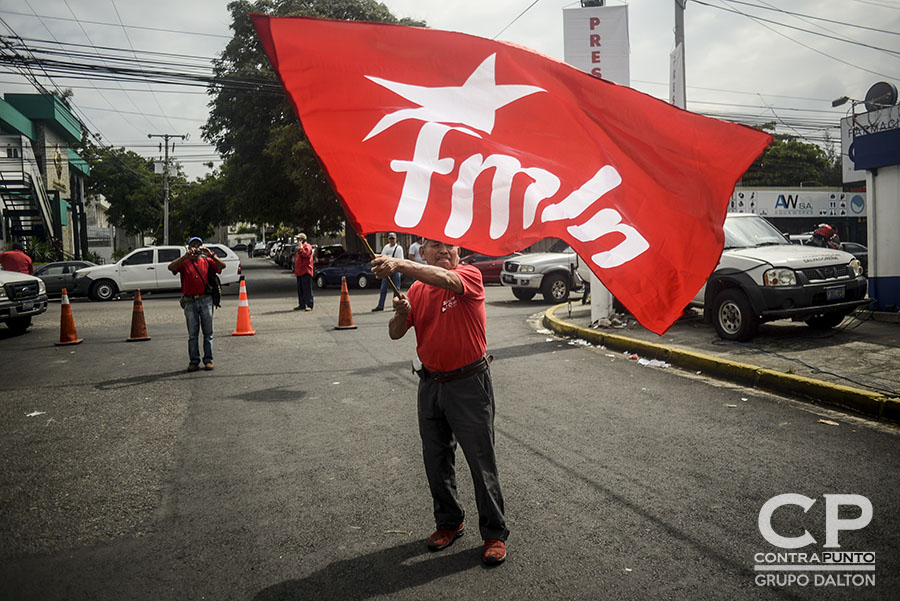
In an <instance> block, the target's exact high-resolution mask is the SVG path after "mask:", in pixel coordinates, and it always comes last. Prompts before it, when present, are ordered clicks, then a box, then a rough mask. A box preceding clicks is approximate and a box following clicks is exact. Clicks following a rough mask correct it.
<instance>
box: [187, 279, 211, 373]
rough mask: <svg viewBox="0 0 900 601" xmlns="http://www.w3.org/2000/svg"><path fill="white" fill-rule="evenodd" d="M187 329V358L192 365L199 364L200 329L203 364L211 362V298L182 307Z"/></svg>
mask: <svg viewBox="0 0 900 601" xmlns="http://www.w3.org/2000/svg"><path fill="white" fill-rule="evenodd" d="M184 316H185V318H186V319H187V329H188V358H189V359H190V361H191V363H192V364H194V365H199V364H200V342H199V340H198V338H199V337H200V329H201V328H202V329H203V363H210V362H211V361H212V360H213V302H212V297H211V296H208V295H207V296H203V297H201V298H199V299H197V300H195V301H194V302H192V303H188V304H187V305H185V306H184Z"/></svg>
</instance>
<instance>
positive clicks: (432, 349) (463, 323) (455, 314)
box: [406, 265, 487, 371]
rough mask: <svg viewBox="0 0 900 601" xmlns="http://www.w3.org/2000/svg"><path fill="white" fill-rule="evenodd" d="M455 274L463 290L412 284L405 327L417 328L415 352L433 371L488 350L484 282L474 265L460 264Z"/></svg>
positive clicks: (459, 364)
mask: <svg viewBox="0 0 900 601" xmlns="http://www.w3.org/2000/svg"><path fill="white" fill-rule="evenodd" d="M454 273H456V275H458V276H459V279H460V280H462V284H463V292H462V294H457V293H455V292H453V291H452V290H446V289H444V288H438V287H437V286H431V285H429V284H424V283H422V282H415V283H414V284H413V285H412V286H410V287H409V292H408V293H407V297H408V298H409V304H410V306H411V310H410V312H409V315H407V316H406V326H407V327H414V328H415V329H416V352H417V353H418V355H419V359H420V360H421V361H422V363H423V364H424V365H425V367H427V368H428V369H430V370H432V371H452V370H454V369H458V368H460V367H462V366H463V365H468V364H469V363H472V362H473V361H477V360H478V359H480V358H481V357H483V356H484V352H485V350H486V349H487V335H486V334H485V328H486V325H487V320H486V318H485V311H484V284H483V283H482V281H481V272H480V271H478V269H477V268H475V267H473V266H472V265H458V266H457V267H456V269H455V270H454Z"/></svg>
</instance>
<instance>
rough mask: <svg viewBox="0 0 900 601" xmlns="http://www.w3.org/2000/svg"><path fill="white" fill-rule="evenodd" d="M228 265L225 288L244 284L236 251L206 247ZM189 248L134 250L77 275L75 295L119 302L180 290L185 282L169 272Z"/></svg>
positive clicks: (78, 272) (225, 273)
mask: <svg viewBox="0 0 900 601" xmlns="http://www.w3.org/2000/svg"><path fill="white" fill-rule="evenodd" d="M204 246H206V248H208V249H209V250H211V251H212V252H214V253H216V256H217V257H219V258H220V259H222V261H223V262H224V263H225V269H223V270H222V273H220V274H219V279H220V280H221V282H222V285H223V286H225V285H228V284H233V283H235V282H237V281H239V280H240V275H241V261H240V259H238V256H237V255H236V254H235V253H234V251H233V250H231V249H230V248H228V247H227V246H225V245H224V244H205V245H204ZM186 251H187V247H186V246H149V247H146V248H139V249H137V250H133V251H131V252H130V253H128V254H127V255H125V256H124V257H122V258H121V259H120V260H119V261H118V262H117V263H112V264H110V265H97V266H95V267H86V268H84V269H79V270H78V271H76V272H75V291H76V292H77V293H78V294H83V295H86V296H89V297H90V298H92V299H93V300H99V301H105V300H110V299H112V298H115V296H116V295H117V294H118V293H119V292H130V291H134V290H138V289H140V290H141V291H142V292H143V291H149V290H155V291H158V290H179V289H181V278H180V276H178V275H173V274H172V272H171V271H169V268H168V266H169V263H171V262H172V261H174V260H175V259H177V258H178V257H180V256H181V255H183V254H184V253H185V252H186Z"/></svg>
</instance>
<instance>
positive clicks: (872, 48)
mask: <svg viewBox="0 0 900 601" xmlns="http://www.w3.org/2000/svg"><path fill="white" fill-rule="evenodd" d="M731 1H732V0H720V2H731ZM691 2H694V3H695V4H700V5H703V6H707V7H709V8H715V9H716V10H723V11H725V12H728V13H734V14H736V15H742V16H744V17H747V18H748V19H753V20H754V21H757V22H759V23H760V24H762V23H763V22H765V23H772V24H773V25H778V26H780V27H786V28H788V29H794V30H796V31H802V32H803V33H808V34H810V35H817V36H820V37H823V38H828V39H831V40H836V41H838V42H843V43H845V44H854V45H856V46H862V47H863V48H869V49H870V50H878V51H881V52H886V53H888V54H893V55H896V56H898V57H900V51H897V50H890V49H888V48H881V47H879V46H872V45H871V44H866V43H865V42H857V41H855V40H851V39H848V38H841V37H838V36H833V35H828V34H825V33H819V32H818V31H810V30H809V29H803V28H802V27H797V26H795V25H788V24H787V23H782V22H781V21H773V20H771V19H765V18H763V17H758V16H756V15H750V14H747V13H745V12H741V11H740V10H738V9H732V8H728V7H725V6H716V5H715V4H709V3H708V2H703V1H702V0H691ZM754 6H756V7H757V8H765V7H763V6H759V5H754ZM769 29H771V28H769ZM788 39H790V38H788ZM797 43H798V44H799V43H800V42H797ZM801 45H803V44H801ZM806 47H807V48H808V46H806ZM832 58H833V57H832ZM848 64H849V63H848ZM879 75H880V74H879Z"/></svg>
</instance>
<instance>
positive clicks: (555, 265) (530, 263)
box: [500, 240, 585, 303]
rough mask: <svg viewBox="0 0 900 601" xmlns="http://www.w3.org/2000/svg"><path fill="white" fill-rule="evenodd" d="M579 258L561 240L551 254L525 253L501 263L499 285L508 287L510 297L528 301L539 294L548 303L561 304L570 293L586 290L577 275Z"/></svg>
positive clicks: (551, 249)
mask: <svg viewBox="0 0 900 601" xmlns="http://www.w3.org/2000/svg"><path fill="white" fill-rule="evenodd" d="M578 263H579V260H578V255H576V254H575V251H574V250H572V247H570V246H569V245H568V244H566V243H565V242H563V241H562V240H559V241H557V242H556V243H555V244H554V245H553V246H552V247H551V248H550V252H545V253H528V254H524V255H520V256H518V257H513V258H512V259H510V260H508V261H505V262H504V263H503V270H502V271H501V272H500V283H501V284H503V285H504V286H511V287H512V293H513V296H515V297H516V298H517V299H519V300H523V301H528V300H531V299H532V298H534V295H535V294H537V293H538V292H540V293H541V294H542V295H543V296H544V300H545V301H547V302H549V303H562V302H565V301H567V300H568V299H569V292H571V291H573V290H576V291H579V290H584V289H585V281H584V280H582V278H581V277H580V276H579V275H578V272H577V270H578Z"/></svg>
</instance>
